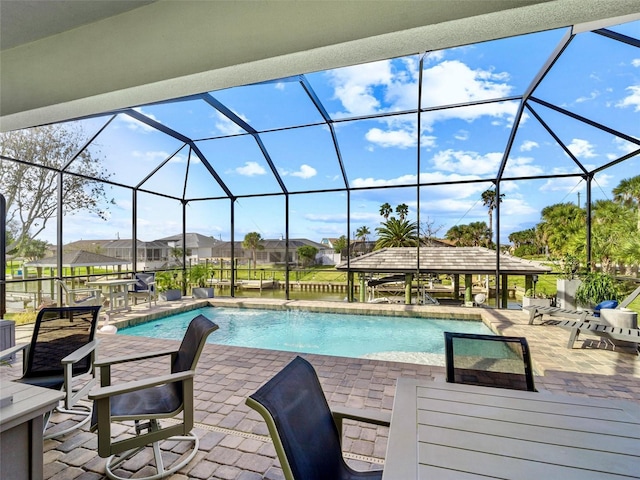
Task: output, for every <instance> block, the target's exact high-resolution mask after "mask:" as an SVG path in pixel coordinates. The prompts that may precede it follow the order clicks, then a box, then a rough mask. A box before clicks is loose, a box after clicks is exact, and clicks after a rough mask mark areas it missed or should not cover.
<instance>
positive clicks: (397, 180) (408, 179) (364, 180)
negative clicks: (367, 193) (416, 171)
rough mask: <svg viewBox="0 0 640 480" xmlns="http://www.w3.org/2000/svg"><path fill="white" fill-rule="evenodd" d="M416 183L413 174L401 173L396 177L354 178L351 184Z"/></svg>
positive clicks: (356, 185)
mask: <svg viewBox="0 0 640 480" xmlns="http://www.w3.org/2000/svg"><path fill="white" fill-rule="evenodd" d="M415 183H416V176H415V175H402V176H400V177H396V178H388V179H386V178H373V177H368V178H355V179H354V180H353V181H352V182H351V186H352V187H355V188H358V187H385V186H388V185H411V184H415Z"/></svg>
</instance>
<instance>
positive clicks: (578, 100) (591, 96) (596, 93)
mask: <svg viewBox="0 0 640 480" xmlns="http://www.w3.org/2000/svg"><path fill="white" fill-rule="evenodd" d="M599 96H600V92H599V91H597V90H594V91H593V92H591V93H590V94H589V96H587V97H578V98H576V103H584V102H589V101H591V100H595V99H596V98H598V97H599Z"/></svg>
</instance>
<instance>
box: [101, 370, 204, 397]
mask: <svg viewBox="0 0 640 480" xmlns="http://www.w3.org/2000/svg"><path fill="white" fill-rule="evenodd" d="M195 374H196V372H195V371H193V370H187V371H185V372H178V373H171V374H168V375H160V376H158V377H153V378H147V379H144V380H135V381H132V382H126V383H121V384H118V385H111V386H109V387H100V388H96V389H95V390H92V391H91V393H89V399H90V400H100V399H103V398H107V397H113V396H115V395H121V394H123V393H129V392H135V391H136V390H142V389H143V388H150V387H156V386H158V385H165V384H167V383H176V382H182V381H184V380H188V379H190V378H191V379H192V378H194V377H195Z"/></svg>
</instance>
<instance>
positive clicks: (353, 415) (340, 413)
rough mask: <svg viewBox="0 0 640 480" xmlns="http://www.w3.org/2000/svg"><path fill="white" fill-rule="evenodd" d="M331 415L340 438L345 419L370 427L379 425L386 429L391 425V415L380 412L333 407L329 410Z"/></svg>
mask: <svg viewBox="0 0 640 480" xmlns="http://www.w3.org/2000/svg"><path fill="white" fill-rule="evenodd" d="M331 414H332V415H333V421H334V422H335V424H336V427H338V432H339V433H340V435H341V436H342V421H343V420H344V419H345V418H346V419H348V420H356V421H358V422H364V423H369V424H371V425H380V426H383V427H388V426H390V425H391V413H389V412H381V411H379V410H364V409H361V408H351V407H342V406H340V407H334V408H333V409H332V410H331Z"/></svg>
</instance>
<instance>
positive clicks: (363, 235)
mask: <svg viewBox="0 0 640 480" xmlns="http://www.w3.org/2000/svg"><path fill="white" fill-rule="evenodd" d="M367 235H371V231H370V230H369V227H367V226H362V227H360V228H358V229H357V230H356V238H357V239H359V240H360V241H361V242H362V253H364V252H365V249H366V248H367Z"/></svg>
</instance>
